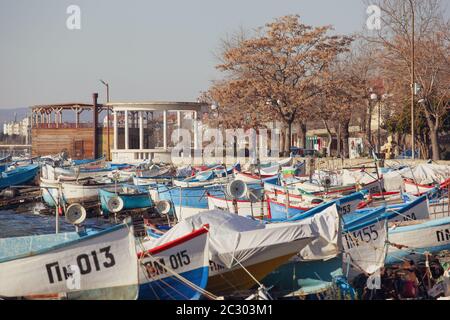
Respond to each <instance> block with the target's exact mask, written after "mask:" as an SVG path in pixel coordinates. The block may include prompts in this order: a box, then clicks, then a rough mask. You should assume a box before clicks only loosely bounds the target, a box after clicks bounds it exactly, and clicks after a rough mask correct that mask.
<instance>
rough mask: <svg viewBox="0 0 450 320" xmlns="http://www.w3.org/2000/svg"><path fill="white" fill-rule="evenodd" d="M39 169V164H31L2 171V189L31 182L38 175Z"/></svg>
mask: <svg viewBox="0 0 450 320" xmlns="http://www.w3.org/2000/svg"><path fill="white" fill-rule="evenodd" d="M38 171H39V165H38V164H30V165H27V166H22V167H17V168H15V169H12V170H10V171H5V172H2V173H1V177H0V189H5V188H8V187H11V186H17V185H22V184H26V183H28V182H31V181H33V180H34V178H35V177H36V175H37V173H38Z"/></svg>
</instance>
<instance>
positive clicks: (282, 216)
mask: <svg viewBox="0 0 450 320" xmlns="http://www.w3.org/2000/svg"><path fill="white" fill-rule="evenodd" d="M365 194H366V192H365V191H359V192H355V193H352V194H350V195H348V196H344V197H341V198H339V199H333V200H330V201H327V202H323V203H321V204H319V205H317V206H315V207H313V208H307V207H305V208H303V207H298V206H293V205H288V206H287V209H286V204H284V203H280V202H276V201H274V200H271V199H268V200H267V203H268V206H269V212H270V216H271V217H272V218H271V219H270V220H271V221H297V220H301V219H305V218H308V217H312V216H313V215H314V214H316V213H318V212H320V211H322V210H323V209H326V208H328V207H329V206H331V205H332V204H333V203H336V204H337V207H338V211H340V212H341V213H342V214H343V215H345V214H348V213H350V212H351V207H354V206H352V205H351V203H356V202H360V201H361V200H362V199H364V195H365Z"/></svg>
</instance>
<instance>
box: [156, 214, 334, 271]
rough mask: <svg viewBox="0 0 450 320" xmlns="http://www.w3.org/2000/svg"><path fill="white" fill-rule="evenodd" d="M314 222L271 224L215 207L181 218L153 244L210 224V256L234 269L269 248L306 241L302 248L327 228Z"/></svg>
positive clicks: (306, 220) (161, 242)
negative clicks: (214, 208) (181, 219)
mask: <svg viewBox="0 0 450 320" xmlns="http://www.w3.org/2000/svg"><path fill="white" fill-rule="evenodd" d="M311 221H312V220H308V219H305V220H302V221H296V222H284V223H272V224H267V223H263V222H261V221H259V220H253V219H250V218H246V217H242V216H238V215H236V214H232V213H230V212H225V211H221V210H211V211H205V212H200V213H198V214H196V215H194V216H191V217H189V218H186V219H185V220H183V221H181V222H180V223H178V224H177V225H175V226H174V227H173V228H172V229H171V230H170V231H168V232H167V233H166V234H165V235H164V236H162V237H161V238H159V239H156V240H155V241H154V242H153V243H152V246H158V245H161V244H163V243H166V242H168V241H172V240H175V239H177V238H179V237H181V236H183V235H185V234H188V233H190V232H192V230H194V229H198V228H199V227H201V226H202V225H205V224H209V230H210V231H209V239H210V244H209V245H210V259H211V260H214V261H219V262H221V263H222V264H223V265H225V266H226V267H227V268H232V267H234V266H236V265H237V264H239V263H242V264H243V263H245V261H247V260H249V259H251V258H253V257H255V256H257V255H259V254H261V253H262V252H264V251H265V250H266V249H267V248H269V247H275V246H277V245H279V246H283V245H285V244H290V245H292V243H293V242H295V241H297V240H303V241H300V243H301V244H299V245H298V246H299V247H298V251H300V250H301V249H302V248H303V247H304V246H305V244H308V243H309V242H310V241H312V240H314V239H315V238H317V237H318V236H319V232H321V231H323V229H324V228H325V227H324V226H315V225H313V224H312V223H311ZM335 223H337V221H336V222H335ZM332 227H333V228H334V226H332ZM305 240H307V241H305ZM280 255H281V254H280Z"/></svg>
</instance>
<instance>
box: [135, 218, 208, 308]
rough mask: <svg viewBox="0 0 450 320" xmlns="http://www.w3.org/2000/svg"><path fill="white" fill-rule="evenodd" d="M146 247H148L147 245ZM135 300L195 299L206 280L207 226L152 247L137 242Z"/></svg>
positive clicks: (203, 287) (200, 293)
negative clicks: (137, 264)
mask: <svg viewBox="0 0 450 320" xmlns="http://www.w3.org/2000/svg"><path fill="white" fill-rule="evenodd" d="M149 247H150V248H149ZM137 248H138V259H139V299H150V300H196V299H199V298H200V297H202V293H203V292H205V291H204V289H205V287H206V285H207V283H208V273H209V259H208V258H209V250H208V226H207V225H204V226H202V227H201V228H199V229H197V230H195V231H192V232H190V233H188V234H185V235H183V236H181V237H179V238H177V239H174V240H172V241H168V242H166V243H164V244H161V245H158V246H154V243H152V242H151V241H147V242H143V243H141V244H139V245H138V247H137Z"/></svg>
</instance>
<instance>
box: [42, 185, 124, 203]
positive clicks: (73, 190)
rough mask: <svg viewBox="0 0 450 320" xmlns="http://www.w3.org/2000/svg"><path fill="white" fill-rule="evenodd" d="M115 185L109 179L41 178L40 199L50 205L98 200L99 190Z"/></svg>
mask: <svg viewBox="0 0 450 320" xmlns="http://www.w3.org/2000/svg"><path fill="white" fill-rule="evenodd" d="M114 186H116V183H113V182H112V181H111V180H104V181H102V180H96V179H83V180H63V181H55V180H47V179H44V178H41V183H40V189H41V192H42V199H43V200H44V202H45V203H46V204H47V205H48V206H50V207H55V205H57V204H58V205H61V204H73V203H81V204H83V203H88V202H98V201H99V190H100V189H105V188H109V187H111V188H112V187H114Z"/></svg>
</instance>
